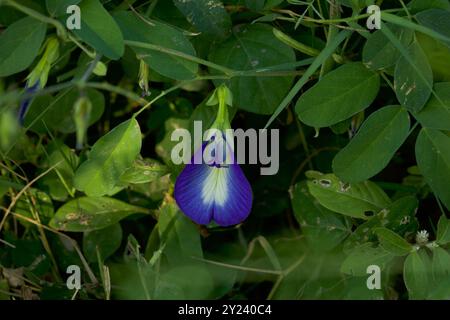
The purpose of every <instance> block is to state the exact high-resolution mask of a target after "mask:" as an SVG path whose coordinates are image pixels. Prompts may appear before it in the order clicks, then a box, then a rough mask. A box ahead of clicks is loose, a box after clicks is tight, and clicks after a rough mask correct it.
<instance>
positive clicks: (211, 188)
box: [202, 167, 229, 206]
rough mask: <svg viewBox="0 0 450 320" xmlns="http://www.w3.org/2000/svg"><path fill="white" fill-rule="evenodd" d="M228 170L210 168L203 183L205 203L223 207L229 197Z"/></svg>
mask: <svg viewBox="0 0 450 320" xmlns="http://www.w3.org/2000/svg"><path fill="white" fill-rule="evenodd" d="M228 173H229V172H228V169H226V168H216V167H209V173H208V176H207V177H206V179H205V181H204V182H203V188H202V199H203V203H205V204H211V203H216V204H218V205H220V206H221V205H223V204H224V203H225V201H226V200H227V197H228V185H227V182H228Z"/></svg>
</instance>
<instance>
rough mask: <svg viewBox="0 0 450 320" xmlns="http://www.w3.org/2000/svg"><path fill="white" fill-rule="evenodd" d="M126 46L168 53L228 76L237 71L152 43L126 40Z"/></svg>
mask: <svg viewBox="0 0 450 320" xmlns="http://www.w3.org/2000/svg"><path fill="white" fill-rule="evenodd" d="M124 42H125V44H126V45H129V46H131V47H137V48H143V49H149V50H154V51H158V52H163V53H167V54H169V55H171V56H175V57H180V58H183V59H185V60H188V61H192V62H195V63H198V64H201V65H204V66H207V67H209V68H211V69H215V70H218V71H221V72H223V73H225V74H227V75H231V74H233V73H234V72H235V70H232V69H230V68H227V67H224V66H221V65H218V64H216V63H213V62H210V61H207V60H204V59H201V58H198V57H194V56H192V55H190V54H187V53H184V52H181V51H177V50H173V49H169V48H165V47H162V46H159V45H156V44H151V43H144V42H139V41H131V40H125V41H124Z"/></svg>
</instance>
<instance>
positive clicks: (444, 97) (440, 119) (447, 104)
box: [414, 82, 450, 131]
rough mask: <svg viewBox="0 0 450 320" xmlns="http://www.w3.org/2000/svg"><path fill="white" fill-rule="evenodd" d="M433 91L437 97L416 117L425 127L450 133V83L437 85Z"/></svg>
mask: <svg viewBox="0 0 450 320" xmlns="http://www.w3.org/2000/svg"><path fill="white" fill-rule="evenodd" d="M433 89H434V92H435V95H432V96H431V98H430V100H428V102H427V104H426V105H425V107H424V108H423V109H422V110H420V112H418V113H416V114H415V115H414V116H415V117H416V119H417V120H418V121H419V122H420V124H421V125H422V126H423V127H426V128H431V129H439V130H449V131H450V82H442V83H436V84H435V85H434V87H433ZM438 97H439V99H438Z"/></svg>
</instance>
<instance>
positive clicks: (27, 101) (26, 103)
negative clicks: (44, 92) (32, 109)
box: [19, 81, 39, 125]
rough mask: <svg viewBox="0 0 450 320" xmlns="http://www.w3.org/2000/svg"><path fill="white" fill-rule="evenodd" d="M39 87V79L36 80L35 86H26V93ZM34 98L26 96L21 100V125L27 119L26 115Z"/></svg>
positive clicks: (32, 91)
mask: <svg viewBox="0 0 450 320" xmlns="http://www.w3.org/2000/svg"><path fill="white" fill-rule="evenodd" d="M38 88H39V81H38V82H36V83H35V84H34V85H33V86H31V87H28V86H27V87H26V88H25V93H34V92H36V91H37V90H38ZM31 100H32V98H25V99H23V100H22V101H21V102H20V108H19V122H20V124H21V125H23V121H24V120H25V115H26V113H27V111H28V107H29V106H30V102H31Z"/></svg>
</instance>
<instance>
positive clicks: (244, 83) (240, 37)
mask: <svg viewBox="0 0 450 320" xmlns="http://www.w3.org/2000/svg"><path fill="white" fill-rule="evenodd" d="M209 59H210V60H211V61H212V62H214V63H217V64H220V65H222V66H226V67H229V68H232V69H234V70H257V69H261V68H264V67H269V66H275V65H280V64H285V63H292V62H294V61H295V53H294V51H293V50H292V48H290V47H289V46H287V45H286V44H284V43H282V42H281V41H279V40H278V39H277V38H275V36H274V35H273V33H272V28H271V27H270V26H268V25H264V24H258V23H256V24H252V25H239V26H236V27H235V28H233V35H232V36H231V37H230V38H229V39H228V40H227V41H225V42H222V43H220V44H218V45H216V46H215V47H214V48H213V49H212V52H211V54H210V55H209ZM287 70H289V69H287ZM211 72H215V71H214V70H211ZM292 80H293V77H291V76H288V77H261V76H258V75H256V76H255V77H234V78H233V79H231V80H229V81H227V85H228V87H229V88H230V90H231V91H232V92H233V104H234V105H235V106H237V107H238V108H240V109H243V110H246V111H250V112H254V113H259V114H271V113H273V111H274V110H275V109H276V107H277V106H278V104H279V103H280V102H281V100H282V99H283V98H284V96H285V95H286V93H287V92H288V90H289V88H290V86H291V83H292Z"/></svg>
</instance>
